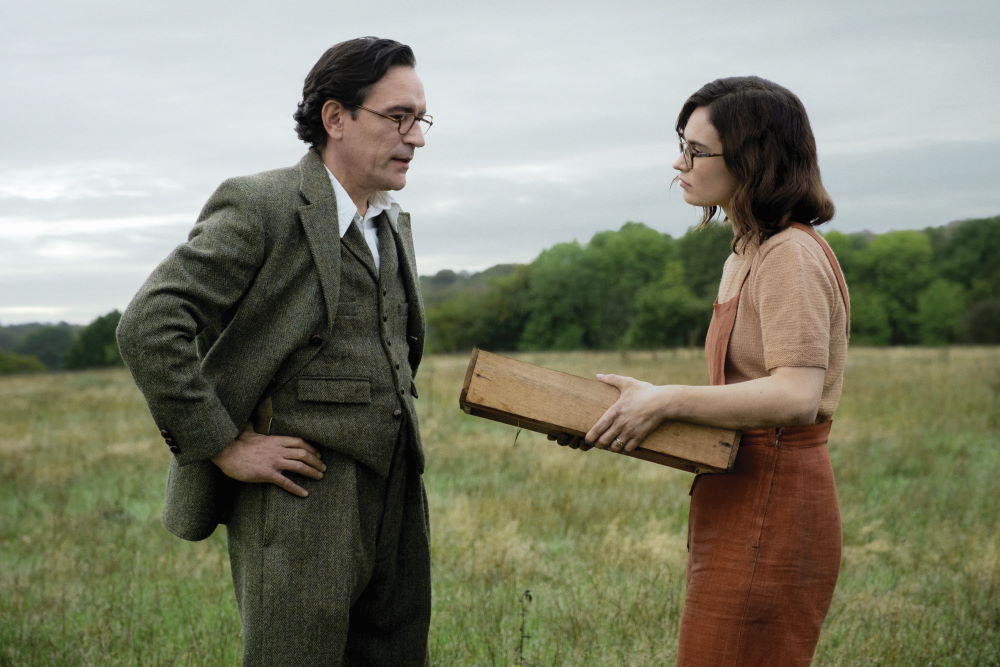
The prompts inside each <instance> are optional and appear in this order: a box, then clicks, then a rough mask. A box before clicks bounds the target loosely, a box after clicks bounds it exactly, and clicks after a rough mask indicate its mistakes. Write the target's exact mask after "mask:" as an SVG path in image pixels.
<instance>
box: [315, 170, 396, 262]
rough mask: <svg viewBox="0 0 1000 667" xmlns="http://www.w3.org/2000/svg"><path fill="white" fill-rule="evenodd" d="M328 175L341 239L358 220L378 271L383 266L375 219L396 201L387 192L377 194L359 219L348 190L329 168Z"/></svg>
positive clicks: (370, 200)
mask: <svg viewBox="0 0 1000 667" xmlns="http://www.w3.org/2000/svg"><path fill="white" fill-rule="evenodd" d="M324 166H325V165H324ZM326 173H327V174H329V176H330V184H331V185H332V186H333V194H334V196H335V197H336V198H337V222H338V224H339V227H340V238H344V234H346V233H347V229H348V228H349V227H350V226H351V223H353V222H354V221H355V220H356V219H358V220H359V224H358V227H359V228H360V229H361V233H362V234H363V235H364V237H365V242H367V243H368V248H369V250H371V251H372V258H373V259H374V260H375V270H376V271H378V270H379V268H380V266H381V264H380V261H379V260H380V258H379V253H378V224H377V223H376V222H375V218H377V217H378V216H379V214H380V213H382V211H388V210H391V209H392V206H393V204H396V200H395V199H394V198H393V196H392V195H391V194H389V193H388V192H387V191H385V190H381V191H379V192H376V193H375V194H374V195H372V196H371V197H370V198H369V199H368V210H367V211H366V212H365V215H364V217H360V218H359V216H358V207H357V206H355V205H354V201H353V200H352V199H351V196H350V195H349V194H347V190H346V189H345V188H344V186H343V185H341V184H340V181H338V180H337V177H336V176H334V175H333V172H332V171H330V168H329V167H326Z"/></svg>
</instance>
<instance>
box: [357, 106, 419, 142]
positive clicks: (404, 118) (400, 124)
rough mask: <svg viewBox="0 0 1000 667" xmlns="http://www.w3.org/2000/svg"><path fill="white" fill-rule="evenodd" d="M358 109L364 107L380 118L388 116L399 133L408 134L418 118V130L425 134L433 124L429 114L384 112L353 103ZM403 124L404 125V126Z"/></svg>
mask: <svg viewBox="0 0 1000 667" xmlns="http://www.w3.org/2000/svg"><path fill="white" fill-rule="evenodd" d="M355 106H357V108H358V109H364V110H365V111H367V112H369V113H373V114H375V115H376V116H382V118H388V119H389V120H391V121H392V122H394V123H395V124H396V127H397V129H398V130H399V133H400V134H404V135H405V134H408V133H409V131H410V130H412V129H413V126H414V124H416V122H417V121H418V120H419V121H420V123H421V126H420V132H421V133H423V134H427V133H428V132H430V131H431V127H433V125H434V116H431V115H429V114H424V115H423V116H418V115H417V114H415V113H409V112H407V113H400V114H391V115H390V114H385V113H382V112H381V111H375V109H369V108H368V107H366V106H364V105H361V104H358V105H355ZM404 125H405V127H404Z"/></svg>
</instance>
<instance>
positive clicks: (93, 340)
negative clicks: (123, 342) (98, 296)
mask: <svg viewBox="0 0 1000 667" xmlns="http://www.w3.org/2000/svg"><path fill="white" fill-rule="evenodd" d="M121 317H122V315H121V313H119V312H118V311H117V310H113V311H111V312H110V313H108V314H107V315H101V316H100V317H98V318H97V319H96V320H94V321H93V322H91V323H90V324H88V325H87V326H86V327H84V328H83V330H82V331H81V332H80V335H79V336H77V339H76V340H75V341H74V342H73V346H72V347H70V348H69V350H68V351H67V352H66V356H65V357H64V358H63V367H64V368H67V369H80V368H101V367H105V366H121V365H123V364H122V359H121V356H120V355H119V354H118V345H117V343H116V342H115V328H116V327H117V326H118V320H120V319H121Z"/></svg>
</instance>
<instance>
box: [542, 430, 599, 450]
mask: <svg viewBox="0 0 1000 667" xmlns="http://www.w3.org/2000/svg"><path fill="white" fill-rule="evenodd" d="M547 437H548V439H549V440H555V441H556V442H557V443H559V445H560V446H562V447H569V448H570V449H579V450H580V451H583V452H585V451H587V450H588V449H591V448H592V447H593V445H592V444H590V443H588V442H585V441H584V439H583V436H579V435H570V434H569V433H562V432H559V433H549V434H548V436H547Z"/></svg>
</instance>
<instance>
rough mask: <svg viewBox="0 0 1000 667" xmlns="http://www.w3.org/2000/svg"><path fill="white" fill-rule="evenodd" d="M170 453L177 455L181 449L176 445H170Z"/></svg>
mask: <svg viewBox="0 0 1000 667" xmlns="http://www.w3.org/2000/svg"><path fill="white" fill-rule="evenodd" d="M170 451H171V452H173V453H174V454H177V453H179V452H180V451H181V448H180V447H178V446H177V445H170Z"/></svg>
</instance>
